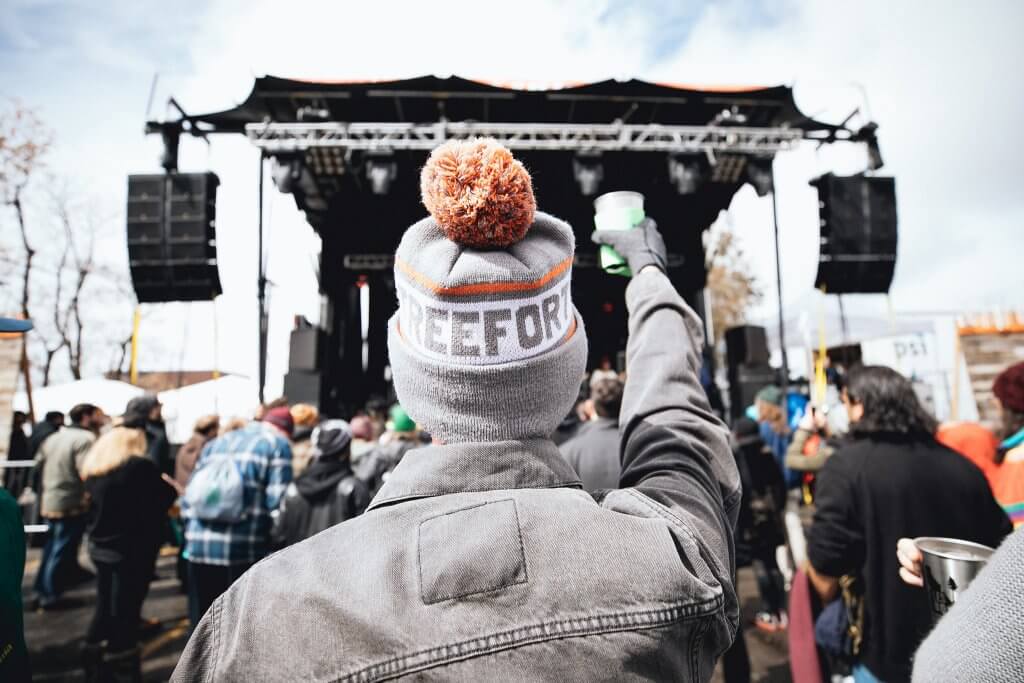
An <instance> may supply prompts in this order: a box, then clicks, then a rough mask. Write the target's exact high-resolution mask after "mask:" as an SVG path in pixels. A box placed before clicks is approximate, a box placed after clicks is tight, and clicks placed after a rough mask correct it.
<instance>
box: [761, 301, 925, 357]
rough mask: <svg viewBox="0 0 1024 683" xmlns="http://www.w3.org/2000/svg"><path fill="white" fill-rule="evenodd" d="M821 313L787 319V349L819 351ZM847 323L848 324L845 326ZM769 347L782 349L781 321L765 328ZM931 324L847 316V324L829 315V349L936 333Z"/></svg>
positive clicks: (827, 336) (923, 320)
mask: <svg viewBox="0 0 1024 683" xmlns="http://www.w3.org/2000/svg"><path fill="white" fill-rule="evenodd" d="M821 322H822V321H821V313H820V312H819V311H814V313H813V314H811V313H808V312H806V311H805V312H803V313H801V314H800V315H795V316H790V317H788V318H787V319H786V321H785V323H786V348H787V349H793V348H810V349H815V350H817V348H818V345H819V343H820V335H821ZM844 323H845V324H844ZM765 329H766V332H767V335H768V346H769V347H770V348H771V349H773V350H777V349H778V346H779V323H778V320H774V321H769V322H768V323H767V324H766V325H765ZM934 331H935V327H934V325H933V324H932V321H931V320H928V319H921V318H895V317H893V318H890V317H889V316H870V315H847V316H846V319H845V321H844V320H843V318H842V317H841V316H840V315H839V313H838V312H833V311H829V312H827V313H826V314H825V348H833V347H836V346H845V345H847V344H860V343H862V342H866V341H871V340H873V339H881V338H885V337H899V336H903V335H907V334H927V333H929V332H934Z"/></svg>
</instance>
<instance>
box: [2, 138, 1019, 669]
mask: <svg viewBox="0 0 1024 683" xmlns="http://www.w3.org/2000/svg"><path fill="white" fill-rule="evenodd" d="M422 191H423V200H424V204H425V206H426V207H427V209H428V211H429V212H430V214H431V216H430V217H429V218H426V219H424V220H423V221H421V222H419V223H417V224H415V225H413V226H412V227H411V228H409V230H408V231H407V232H406V233H405V235H404V237H403V238H402V242H401V244H400V246H399V247H398V252H397V255H396V269H395V278H396V288H397V292H398V299H399V309H398V313H397V314H396V315H395V317H394V318H393V319H392V321H391V323H390V327H389V356H390V362H391V367H392V371H393V378H394V388H395V391H396V394H397V397H398V400H399V402H400V403H396V404H394V405H393V406H392V407H391V408H390V410H389V411H387V413H386V414H385V411H384V410H382V408H381V407H380V406H379V405H376V406H372V407H368V409H367V410H366V411H364V412H363V413H360V414H357V415H355V416H353V417H352V418H351V419H350V420H348V421H346V420H342V419H337V418H336V417H334V416H330V417H327V416H321V415H320V414H319V412H318V411H317V408H316V407H315V406H311V405H306V404H298V405H289V404H288V402H287V400H285V399H282V400H280V401H276V402H273V403H270V404H267V405H264V406H261V408H260V409H259V411H258V413H257V414H256V415H255V416H254V419H252V420H241V421H239V420H230V421H226V422H224V423H222V418H221V417H220V416H215V415H211V416H207V417H204V418H202V419H200V420H199V421H198V422H197V423H196V425H195V430H194V432H193V434H192V436H191V438H190V439H189V440H188V442H187V443H185V444H183V445H182V446H181V447H180V448H179V449H178V450H177V454H176V455H173V448H172V447H171V445H170V444H169V443H168V441H167V437H166V432H165V431H164V430H163V429H162V421H161V412H160V404H159V402H158V401H157V400H156V399H155V398H154V397H151V396H145V397H142V398H138V399H134V400H133V401H132V402H131V403H129V404H128V406H126V408H125V410H124V413H123V415H122V416H120V417H116V418H114V419H110V418H108V417H107V416H105V415H104V414H103V412H102V411H100V410H99V409H98V408H96V407H95V406H91V405H79V406H74V407H72V408H71V409H70V410H69V411H68V418H69V420H70V424H69V426H66V427H64V426H63V423H64V416H63V415H60V414H56V413H55V414H49V415H47V416H46V418H45V419H44V420H43V421H42V422H40V423H39V424H38V425H36V426H34V427H33V429H32V432H31V435H26V434H25V433H24V431H21V430H22V425H21V424H17V423H16V430H18V431H20V433H21V435H22V436H21V438H22V439H24V443H19V444H17V445H15V444H14V443H13V440H12V452H14V448H15V446H16V447H17V448H18V449H20V450H19V451H18V453H20V454H23V456H24V457H26V458H34V459H35V460H36V461H37V463H38V466H37V468H36V469H37V475H36V477H35V479H32V478H31V476H29V479H27V480H22V481H18V482H13V481H11V480H8V482H7V483H8V485H9V486H12V487H18V486H20V487H22V488H25V487H28V488H32V487H36V488H37V489H39V490H41V493H40V504H39V508H40V513H41V515H42V516H43V517H44V518H45V520H46V522H47V523H48V525H49V536H48V540H47V543H46V546H45V548H44V550H43V556H42V561H41V565H40V569H39V572H38V578H37V580H36V583H35V590H36V593H37V607H38V608H39V609H42V610H52V609H59V607H60V602H61V596H62V594H63V593H64V592H65V591H66V590H67V589H68V588H69V587H70V586H72V585H75V584H76V583H78V582H80V581H82V580H84V579H87V578H89V577H90V576H91V575H90V574H88V573H86V572H85V570H84V569H82V568H81V567H80V566H79V565H78V560H77V557H78V548H79V545H80V544H81V542H82V539H83V536H86V537H88V554H89V557H90V559H91V562H92V565H93V566H94V567H95V576H96V590H97V601H96V608H95V615H94V618H93V620H92V623H91V624H90V626H89V628H88V632H87V634H86V637H85V642H86V645H85V652H84V657H85V659H84V665H85V668H86V672H87V679H88V680H91V681H92V680H95V681H105V680H138V679H139V671H140V670H139V647H138V644H139V639H140V633H141V631H142V630H143V629H145V628H146V627H147V624H146V622H145V621H144V620H142V618H141V608H142V604H143V601H144V599H145V597H146V593H147V590H148V585H149V582H150V580H151V579H152V577H153V574H154V567H155V562H156V558H157V554H158V551H159V548H160V547H161V546H162V545H163V544H164V543H165V542H168V541H172V542H173V541H175V540H176V541H177V542H178V545H179V546H180V558H179V560H180V567H181V570H180V572H179V575H180V577H181V579H182V582H183V586H184V589H185V590H186V591H187V593H188V610H189V617H190V620H191V623H192V627H193V632H192V634H191V637H190V639H189V642H188V645H187V647H186V649H185V651H184V652H183V653H182V656H181V658H180V660H179V662H178V665H177V668H176V669H175V672H174V676H173V680H177V681H219V680H242V679H251V680H313V679H316V680H320V679H331V680H334V679H346V680H348V679H350V678H351V679H353V680H355V679H358V680H379V679H391V678H400V677H414V676H424V677H429V678H436V679H444V680H495V679H498V680H505V679H515V680H552V679H556V678H568V679H572V680H641V679H644V680H694V681H698V680H700V681H704V680H708V679H709V678H710V676H711V674H712V671H713V669H714V667H715V666H716V664H717V662H718V661H719V659H721V660H722V662H723V667H724V670H725V677H726V679H727V680H728V681H730V683H731V682H733V681H746V680H749V678H750V663H749V661H748V660H747V654H746V648H745V643H744V636H743V626H744V624H742V623H741V617H740V609H739V607H740V600H739V596H738V592H737V588H736V586H737V582H736V570H737V568H738V567H744V566H750V567H752V569H753V571H754V574H755V576H756V578H757V585H758V588H759V591H760V597H761V603H760V606H759V609H758V611H757V615H756V617H755V619H754V624H753V625H754V626H756V627H757V628H759V629H762V630H764V631H769V632H787V633H788V635H789V642H790V656H791V657H792V658H793V659H794V660H796V659H798V658H799V659H801V660H802V659H804V658H806V656H809V655H810V654H814V655H815V656H817V654H819V653H820V654H822V655H824V663H823V664H821V665H820V666H819V667H818V669H817V671H818V674H819V675H820V676H827V675H838V676H843V675H849V676H851V677H852V679H853V680H854V681H857V682H858V683H859V682H873V681H889V682H895V681H905V680H911V679H913V680H915V681H932V680H952V681H974V680H985V681H990V680H992V681H996V680H998V681H1012V680H1022V679H1024V638H1022V636H1021V635H1020V633H1019V629H1018V628H1017V624H1018V623H1019V619H1014V618H1013V617H1014V616H1018V617H1019V615H1020V612H1021V610H1020V605H1021V604H1024V602H1022V598H1021V595H1022V593H1021V591H1020V590H1019V589H1020V588H1022V587H1024V586H1021V584H1022V583H1024V580H1022V576H1024V573H1022V572H1020V571H1019V563H1017V564H1015V562H1016V560H1018V559H1019V558H1020V555H1021V537H1022V533H1024V532H1021V531H1017V532H1016V533H1013V532H1012V530H1013V524H1017V525H1021V524H1022V523H1024V363H1021V364H1018V365H1016V366H1013V367H1011V368H1009V369H1007V370H1006V371H1005V372H1003V373H1002V374H1001V375H1000V376H999V378H998V379H997V380H996V383H995V387H994V392H995V396H996V397H997V399H998V401H999V402H1000V405H1001V411H1002V412H1001V415H1002V420H1003V422H1002V425H1001V427H1000V433H999V434H998V435H996V434H994V433H992V432H988V431H987V430H985V428H984V427H982V426H980V425H964V424H958V425H939V424H938V423H937V422H936V420H935V419H934V418H933V417H932V416H931V415H930V414H929V413H928V412H927V411H926V410H925V409H924V408H923V407H922V405H921V403H920V401H919V400H918V398H917V396H916V394H915V392H914V390H913V387H912V385H911V384H910V382H909V381H908V380H907V379H906V378H904V377H902V376H901V375H899V374H898V373H896V372H895V371H893V370H891V369H889V368H884V367H876V366H867V367H863V366H862V367H854V368H851V369H850V370H849V371H848V372H846V373H844V374H839V373H833V380H834V383H835V387H836V389H837V390H838V395H839V396H840V397H841V404H839V405H835V406H824V405H810V404H808V405H807V406H806V408H804V409H803V414H802V415H801V416H797V415H794V414H793V411H792V409H791V400H790V398H791V396H790V394H789V393H788V392H787V391H786V390H785V389H784V388H783V387H779V386H767V387H764V388H763V389H762V390H761V391H760V392H758V394H757V397H756V400H755V401H754V405H752V406H751V407H750V410H749V411H748V414H747V415H746V416H744V417H741V418H739V419H737V420H734V421H733V422H732V424H731V428H730V427H727V426H726V424H725V422H724V421H723V419H722V418H723V416H722V415H721V414H718V413H716V410H715V409H714V408H713V407H712V404H713V403H714V402H713V401H710V400H709V397H708V394H707V392H706V389H705V385H706V382H704V381H702V379H706V374H707V373H706V371H705V368H704V366H705V360H706V355H705V354H704V352H703V332H702V328H701V325H700V323H699V320H698V318H697V316H696V314H695V313H694V312H693V310H692V309H691V308H690V307H689V306H688V305H687V304H686V303H685V301H684V300H683V299H682V297H680V296H679V294H678V293H677V292H676V291H675V289H674V287H673V285H672V283H671V281H670V280H669V278H668V277H667V276H666V251H665V245H664V241H663V240H662V238H661V235H660V233H659V231H658V229H657V226H656V225H655V223H654V221H652V220H650V219H645V220H644V221H643V222H642V223H641V224H640V225H639V226H637V227H636V228H635V229H633V230H628V231H616V232H609V231H599V232H597V233H595V240H596V241H598V242H599V243H601V244H603V245H606V246H610V247H612V248H614V249H615V250H616V251H617V252H618V253H619V254H621V255H622V256H623V258H624V259H625V261H626V263H627V265H628V267H629V271H630V272H631V281H630V283H629V286H628V288H627V289H626V305H627V310H628V315H629V338H628V342H627V348H626V365H625V370H624V371H622V372H617V371H615V370H611V369H608V368H604V369H597V370H593V371H591V372H590V373H589V375H588V376H586V378H585V379H584V377H585V365H586V359H587V339H586V331H585V329H584V327H583V321H582V319H581V318H580V317H579V315H578V313H577V312H576V309H575V307H574V306H573V304H572V301H571V288H570V287H569V282H570V278H571V270H570V268H569V267H568V265H567V264H571V262H572V255H573V251H574V248H575V247H574V237H573V231H572V229H571V228H570V227H569V226H568V225H567V224H566V223H564V222H563V221H560V220H558V219H556V218H554V217H552V216H549V215H547V214H544V213H542V212H540V211H537V210H536V204H535V200H534V197H533V193H532V188H531V184H530V178H529V175H528V174H527V173H526V171H525V169H524V168H523V167H522V165H521V164H520V163H519V162H518V161H516V160H515V159H514V158H513V157H512V156H511V154H510V153H509V152H508V150H506V149H504V148H502V147H501V146H500V145H498V144H496V143H494V142H493V141H487V140H476V141H469V142H458V143H449V144H446V145H444V146H442V147H441V148H439V149H437V150H435V152H434V153H433V154H432V155H431V158H430V160H429V161H428V163H427V165H426V167H425V168H424V170H423V176H422ZM801 506H804V507H806V509H807V510H809V511H812V514H810V515H808V518H809V520H810V521H809V524H807V526H806V529H805V532H801V533H805V536H806V561H805V562H803V563H801V564H799V565H798V566H795V567H792V566H787V562H786V560H785V558H786V557H787V556H788V557H790V558H792V557H793V556H794V555H793V554H792V553H787V551H786V548H787V546H791V545H792V544H793V541H794V539H793V538H792V537H791V535H792V534H793V533H794V531H793V530H792V529H791V528H789V527H788V526H787V525H786V524H785V523H784V520H783V514H784V511H785V510H786V509H787V507H789V508H793V507H801ZM1011 533H1013V535H1012V537H1011V538H1010V540H1008V541H1006V542H1004V538H1006V537H1007V536H1009V535H1011ZM922 536H940V537H950V538H956V539H961V540H964V541H973V542H977V543H981V544H983V545H986V546H989V547H991V548H999V550H997V552H996V553H995V556H994V557H993V559H992V561H991V563H990V566H989V567H987V568H986V569H985V570H983V571H982V573H981V575H980V576H979V577H978V579H977V586H976V587H975V588H973V589H972V590H969V591H968V592H967V593H966V597H965V599H964V600H963V601H962V604H961V603H960V602H958V603H957V604H956V605H954V607H953V609H952V610H951V611H950V612H949V614H948V615H947V616H946V617H944V618H943V619H942V620H941V621H940V622H939V625H938V627H937V628H935V629H934V631H933V630H932V615H931V613H930V611H929V610H928V604H927V600H926V597H925V595H924V591H923V590H922V589H921V588H920V584H921V573H922V571H921V554H920V551H919V549H918V548H917V547H916V546H915V544H914V542H913V540H912V539H914V538H919V537H922ZM780 549H781V550H780ZM780 558H782V561H781V562H780ZM989 610H1001V611H999V612H993V613H998V614H1000V615H1001V616H1002V617H1003V618H1001V619H998V620H993V619H986V618H985V617H986V613H987V612H988V611H989ZM815 619H816V623H815ZM808 629H809V630H808ZM961 630H966V631H969V632H970V634H971V636H970V637H971V639H972V641H971V642H972V643H974V644H973V645H972V647H971V648H959V647H957V646H955V645H951V644H950V643H951V642H953V641H955V639H956V637H957V636H956V634H957V633H958V632H960V631H961ZM798 631H799V633H798ZM929 634H930V635H929ZM926 638H927V640H925V639H926ZM922 642H924V645H922ZM919 648H920V649H919ZM990 652H994V654H990ZM723 653H724V656H723ZM915 653H917V654H916V655H915ZM1007 653H1010V656H1007ZM940 667H941V668H940ZM795 669H796V666H795V665H794V670H795ZM937 671H938V672H940V673H939V674H938V676H937V677H936V673H935V672H937ZM802 680H811V679H802ZM819 680H821V679H819Z"/></svg>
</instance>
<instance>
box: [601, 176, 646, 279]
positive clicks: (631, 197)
mask: <svg viewBox="0 0 1024 683" xmlns="http://www.w3.org/2000/svg"><path fill="white" fill-rule="evenodd" d="M643 219H644V196H643V195H642V194H640V193H639V192H630V191H625V190H624V191H620V192H606V193H605V194H603V195H601V196H600V197H598V198H597V199H595V200H594V227H595V228H596V229H598V230H632V229H633V228H635V227H636V226H637V225H638V224H639V223H640V221H642V220H643ZM599 261H600V264H601V267H602V268H603V269H604V271H605V272H606V273H611V274H613V275H624V276H626V277H629V276H630V275H632V273H631V272H630V271H629V266H628V265H626V259H624V258H622V256H621V255H619V253H618V252H617V251H615V250H614V249H612V248H611V247H609V246H608V245H607V244H602V245H601V251H600V259H599Z"/></svg>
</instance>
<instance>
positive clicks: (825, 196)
mask: <svg viewBox="0 0 1024 683" xmlns="http://www.w3.org/2000/svg"><path fill="white" fill-rule="evenodd" d="M811 185H813V186H814V187H816V188H817V190H818V207H819V210H820V218H821V252H820V255H819V257H818V275H817V278H816V279H815V283H814V286H815V287H818V288H821V287H824V289H825V293H826V294H883V293H886V292H888V291H889V286H890V285H891V284H892V277H893V273H894V272H895V269H896V181H895V180H894V179H893V178H883V177H878V176H865V175H864V174H858V175H854V176H848V177H839V176H835V175H832V174H831V173H829V174H826V175H823V176H821V177H820V178H817V179H815V180H813V181H811Z"/></svg>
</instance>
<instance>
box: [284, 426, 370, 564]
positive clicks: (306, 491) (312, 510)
mask: <svg viewBox="0 0 1024 683" xmlns="http://www.w3.org/2000/svg"><path fill="white" fill-rule="evenodd" d="M311 440H312V442H313V444H314V447H313V459H312V461H311V462H310V464H309V465H308V466H307V467H306V469H305V471H303V473H302V474H301V475H299V477H298V479H296V480H295V481H293V482H292V483H290V484H289V485H288V489H287V490H286V491H285V494H284V499H282V501H281V505H280V507H279V508H278V509H277V511H276V512H275V513H274V525H273V528H272V530H271V539H272V540H273V542H274V544H275V545H277V546H278V547H283V546H288V545H291V544H293V543H298V542H299V541H302V540H304V539H307V538H309V537H310V536H312V535H314V534H318V533H320V532H321V531H323V530H324V529H327V528H329V527H332V526H334V525H335V524H340V523H341V522H344V521H345V520H347V519H352V518H353V517H356V516H358V515H361V514H362V513H363V511H364V510H365V509H366V506H367V505H369V504H370V490H369V489H368V488H367V486H366V484H365V483H364V482H363V481H362V480H361V479H359V478H358V477H356V475H355V474H354V473H353V472H352V466H351V465H350V463H349V457H350V455H351V446H352V429H351V427H349V424H348V422H345V421H344V420H327V421H326V422H323V423H322V424H321V425H320V426H319V427H317V428H315V429H314V430H313V435H312V437H311Z"/></svg>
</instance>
